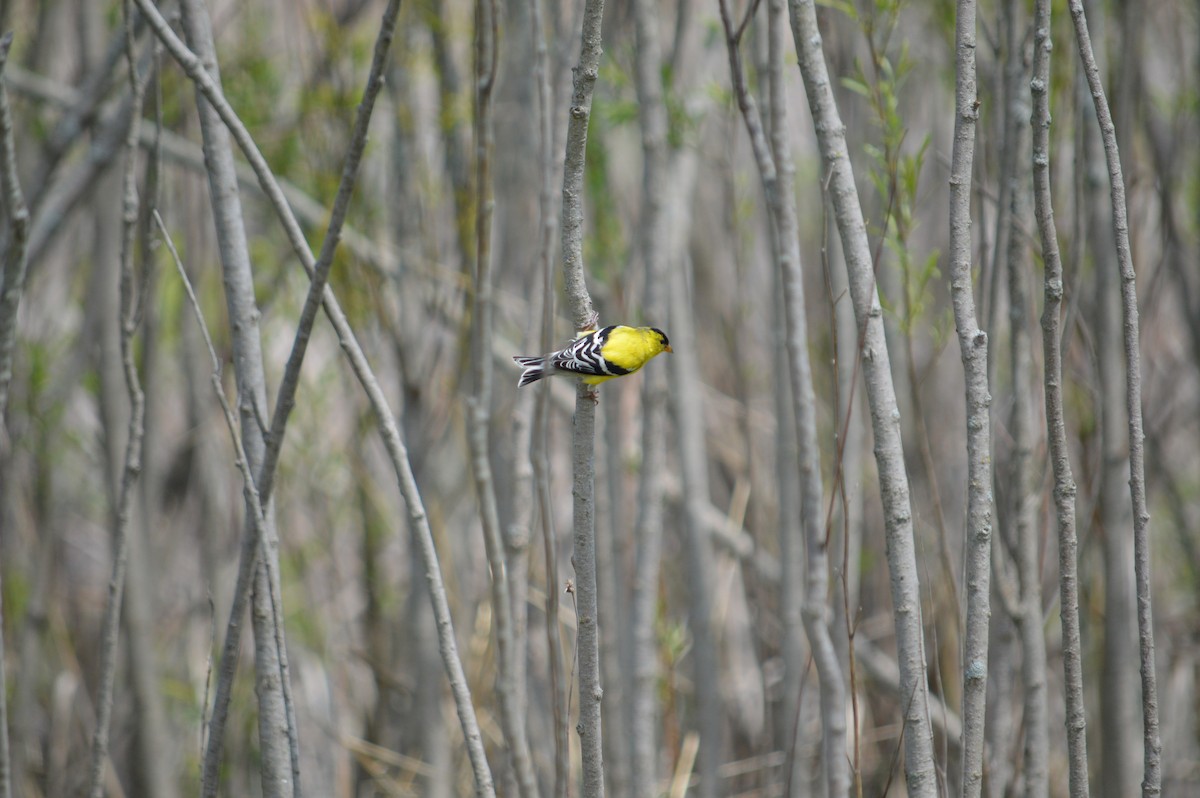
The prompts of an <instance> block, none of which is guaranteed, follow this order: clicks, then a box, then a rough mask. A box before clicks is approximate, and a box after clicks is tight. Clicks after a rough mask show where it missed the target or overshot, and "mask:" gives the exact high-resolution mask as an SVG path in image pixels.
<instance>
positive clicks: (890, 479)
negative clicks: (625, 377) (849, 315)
mask: <svg viewBox="0 0 1200 798" xmlns="http://www.w3.org/2000/svg"><path fill="white" fill-rule="evenodd" d="M789 8H790V10H791V23H792V37H793V39H794V41H795V46H796V54H797V55H798V56H799V61H800V75H801V77H802V78H803V80H804V88H805V92H806V94H807V96H808V105H809V109H810V111H811V113H812V115H813V122H814V126H815V128H816V133H817V142H818V145H819V147H820V150H821V163H822V167H823V173H824V175H825V176H826V179H827V180H828V185H829V192H830V196H831V198H832V203H833V209H834V219H835V221H836V223H837V227H838V232H839V234H840V236H841V240H842V250H843V252H844V253H845V257H846V268H847V272H848V274H849V283H850V295H851V297H852V299H853V303H854V313H855V317H856V318H857V320H858V324H859V331H860V333H859V338H860V345H859V346H860V352H861V358H862V374H863V380H864V384H865V385H866V390H867V401H868V404H869V405H870V410H871V426H872V429H873V431H874V433H875V461H876V464H877V466H878V470H879V482H880V493H881V496H882V499H883V512H884V524H885V529H886V532H885V534H886V539H887V559H888V571H889V575H890V578H891V588H892V603H893V607H894V621H895V628H896V643H897V648H898V651H897V657H898V660H899V666H900V667H899V670H900V694H901V705H902V708H903V709H902V712H903V714H904V726H905V728H904V769H905V780H906V782H907V785H908V793H909V795H910V796H914V797H915V796H922V798H924V797H925V796H933V795H935V794H936V793H937V768H936V765H935V763H934V758H933V732H932V728H931V724H930V719H929V700H928V688H927V686H926V683H925V665H926V660H925V641H924V637H923V626H922V621H921V596H920V588H919V579H918V575H917V559H916V547H915V543H914V539H913V523H912V508H911V504H910V499H909V490H908V476H907V471H906V468H905V465H904V452H903V448H902V445H901V441H900V411H899V408H898V406H897V404H896V391H895V386H894V385H893V383H892V376H891V365H890V360H889V357H888V350H887V344H886V343H885V340H884V331H883V310H882V308H881V306H880V303H879V293H878V289H877V286H876V283H875V273H874V269H873V263H872V257H871V248H870V244H869V242H868V240H867V230H866V225H865V223H864V221H863V214H862V207H861V205H860V203H859V198H858V190H857V188H856V187H855V183H854V172H853V168H852V167H851V164H850V157H849V153H848V151H847V149H846V133H845V128H844V127H843V125H842V122H841V119H840V117H839V115H838V110H837V104H836V101H835V99H834V96H833V88H832V86H831V85H830V81H829V73H828V70H827V69H826V66H825V56H824V52H823V50H822V47H821V33H820V30H819V28H818V27H817V16H816V8H815V6H814V3H813V2H812V0H790V2H789Z"/></svg>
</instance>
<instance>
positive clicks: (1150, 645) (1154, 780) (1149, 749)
mask: <svg viewBox="0 0 1200 798" xmlns="http://www.w3.org/2000/svg"><path fill="white" fill-rule="evenodd" d="M1067 7H1068V8H1069V9H1070V11H1071V19H1072V20H1073V21H1074V23H1075V38H1076V40H1077V41H1078V43H1079V57H1080V59H1081V60H1082V62H1083V72H1084V75H1085V76H1086V77H1087V82H1088V87H1089V88H1090V89H1091V92H1092V102H1093V104H1094V105H1095V108H1096V120H1097V122H1099V124H1100V137H1101V140H1102V141H1103V142H1104V157H1105V160H1106V161H1107V162H1108V179H1109V189H1110V193H1111V198H1112V212H1113V233H1114V235H1115V237H1116V244H1117V267H1118V268H1119V269H1120V272H1121V315H1122V321H1123V324H1122V328H1123V329H1124V332H1125V369H1126V371H1125V399H1126V411H1127V412H1128V413H1129V491H1130V496H1131V497H1132V500H1133V551H1134V555H1133V568H1134V572H1135V579H1136V582H1137V620H1138V642H1139V649H1140V650H1139V654H1140V658H1141V673H1142V735H1143V739H1142V745H1143V754H1142V756H1143V766H1144V768H1145V771H1144V773H1143V776H1142V795H1143V796H1154V795H1160V794H1161V793H1162V766H1161V763H1160V759H1161V756H1162V740H1161V739H1160V737H1159V730H1158V683H1157V676H1156V674H1155V671H1154V612H1153V605H1152V598H1153V591H1152V590H1151V584H1150V509H1149V507H1147V505H1146V465H1145V445H1144V444H1145V434H1144V432H1143V430H1142V376H1141V355H1140V347H1139V344H1138V338H1139V324H1138V306H1137V273H1136V272H1135V270H1134V266H1133V252H1132V250H1131V248H1130V245H1129V215H1128V211H1127V209H1126V205H1125V177H1124V175H1123V174H1122V171H1121V153H1120V150H1119V148H1118V146H1117V130H1116V127H1115V125H1114V124H1113V119H1112V112H1111V111H1110V110H1109V107H1108V98H1107V96H1106V95H1105V93H1104V84H1103V83H1102V81H1101V79H1100V69H1099V67H1098V66H1097V65H1096V56H1095V53H1094V52H1093V51H1092V40H1091V36H1090V35H1089V34H1088V26H1087V16H1086V15H1085V13H1084V9H1083V3H1082V0H1071V2H1070V3H1068V6H1067Z"/></svg>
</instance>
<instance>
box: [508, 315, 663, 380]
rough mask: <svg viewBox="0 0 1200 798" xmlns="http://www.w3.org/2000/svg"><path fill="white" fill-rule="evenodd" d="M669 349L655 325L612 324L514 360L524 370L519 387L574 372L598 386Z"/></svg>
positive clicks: (623, 374) (637, 367)
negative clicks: (548, 350) (542, 352)
mask: <svg viewBox="0 0 1200 798" xmlns="http://www.w3.org/2000/svg"><path fill="white" fill-rule="evenodd" d="M670 351H671V342H670V341H668V340H667V334H666V333H665V332H663V331H662V330H660V329H658V328H657V327H624V326H622V325H619V324H614V325H610V326H608V327H604V328H603V329H600V330H589V331H587V332H585V333H584V334H583V335H581V336H579V337H578V338H576V339H575V340H574V341H572V342H571V345H570V346H568V347H567V348H566V349H560V350H559V351H557V352H551V353H550V354H548V355H538V356H535V357H527V356H522V355H516V356H515V357H513V360H515V361H517V364H518V365H520V366H521V367H523V368H524V369H525V371H524V372H522V373H521V379H520V381H518V382H517V387H518V388H519V387H521V386H522V385H528V384H529V383H531V382H537V381H538V380H540V379H541V378H542V377H547V376H550V375H552V374H574V375H576V376H580V377H583V381H584V382H586V383H587V384H588V385H599V384H600V383H602V382H605V381H606V380H611V379H612V378H614V377H623V376H625V375H626V374H632V373H633V372H635V371H637V370H638V369H640V368H641V367H642V366H644V365H646V362H647V361H649V360H650V358H652V357H654V356H655V355H657V354H658V353H659V352H670Z"/></svg>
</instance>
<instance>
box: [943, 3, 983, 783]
mask: <svg viewBox="0 0 1200 798" xmlns="http://www.w3.org/2000/svg"><path fill="white" fill-rule="evenodd" d="M955 52H956V64H955V92H954V96H955V102H954V147H953V152H952V155H951V162H950V293H951V297H952V300H953V305H954V322H955V326H956V327H957V328H958V345H959V350H960V351H961V354H962V363H963V376H964V382H965V383H966V405H967V412H966V416H967V419H966V421H967V524H966V530H965V532H966V539H965V541H964V542H963V546H964V550H965V553H966V562H967V568H966V585H967V621H966V635H965V638H964V640H963V739H962V750H963V758H962V782H961V790H962V794H963V795H965V796H967V798H978V796H979V795H980V794H981V793H982V790H983V744H984V717H985V706H986V702H987V662H988V627H989V623H988V621H989V616H990V613H991V594H990V591H989V584H990V578H991V536H992V422H991V411H990V405H991V402H992V397H991V393H990V392H989V390H988V336H987V333H985V332H984V331H983V330H981V329H979V325H978V323H977V322H976V317H975V298H974V294H973V291H972V285H973V280H972V274H971V259H972V254H971V253H972V247H971V173H972V169H973V165H974V161H975V122H976V120H977V119H978V118H979V98H978V88H977V86H976V81H975V0H958V11H957V14H956V25H955Z"/></svg>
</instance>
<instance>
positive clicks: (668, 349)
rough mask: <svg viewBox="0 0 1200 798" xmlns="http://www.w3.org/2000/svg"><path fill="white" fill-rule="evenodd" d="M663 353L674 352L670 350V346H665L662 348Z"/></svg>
mask: <svg viewBox="0 0 1200 798" xmlns="http://www.w3.org/2000/svg"><path fill="white" fill-rule="evenodd" d="M663 351H664V352H674V351H675V350H674V349H672V348H671V345H670V344H667V345H666V346H664V347H663Z"/></svg>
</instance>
